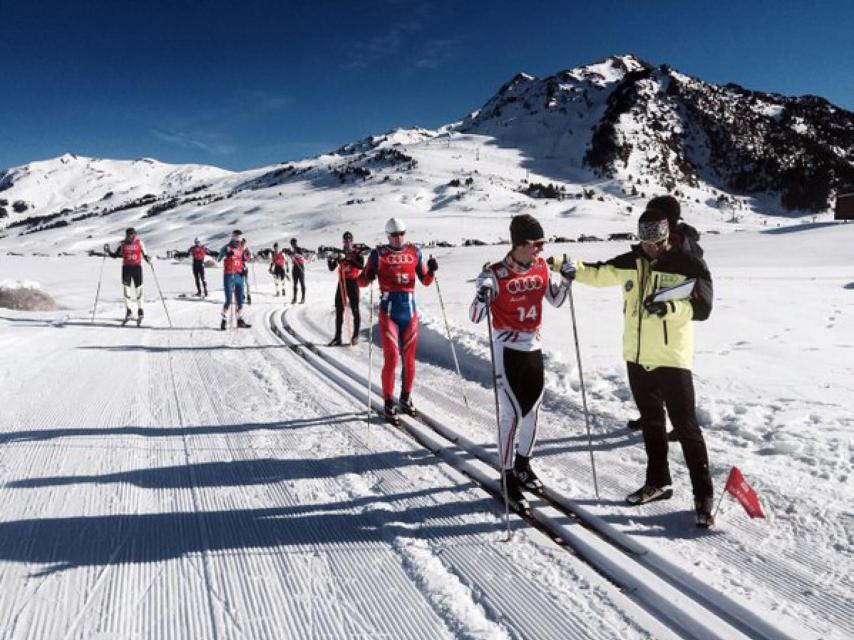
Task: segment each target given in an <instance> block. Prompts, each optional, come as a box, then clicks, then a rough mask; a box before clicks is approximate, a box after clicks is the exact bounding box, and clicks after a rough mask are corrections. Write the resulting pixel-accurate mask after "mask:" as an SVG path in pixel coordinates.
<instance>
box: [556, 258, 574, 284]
mask: <svg viewBox="0 0 854 640" xmlns="http://www.w3.org/2000/svg"><path fill="white" fill-rule="evenodd" d="M576 271H577V269H576V267H575V262H573V261H572V258H567V257H566V255H564V256H563V264H562V265H560V277H561V278H563V282H564V284H566V285H570V284H572V281H573V280H575V273H576Z"/></svg>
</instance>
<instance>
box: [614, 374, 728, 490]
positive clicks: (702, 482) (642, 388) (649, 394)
mask: <svg viewBox="0 0 854 640" xmlns="http://www.w3.org/2000/svg"><path fill="white" fill-rule="evenodd" d="M626 365H627V366H628V372H629V386H630V387H631V390H632V395H633V396H634V399H635V404H636V405H637V407H638V410H639V411H640V414H641V421H642V424H643V443H644V447H645V448H646V457H647V466H646V483H647V484H651V485H654V486H657V487H663V486H665V485H668V484H670V482H671V480H670V466H669V464H668V461H667V449H668V445H667V425H666V420H665V415H664V407H665V406H666V407H667V413H668V414H669V415H670V422H671V423H672V424H673V428H674V429H675V431H676V434H677V436H678V437H679V444H681V445H682V455H684V456H685V464H686V465H688V473H689V474H690V476H691V486H692V488H693V491H694V499H695V500H703V499H705V498H706V497H708V496H711V495H712V491H713V489H712V477H711V474H710V473H709V455H708V452H707V451H706V441H705V440H704V439H703V432H702V431H700V425H699V424H698V423H697V413H696V407H695V404H694V402H695V401H694V378H693V376H692V374H691V371H690V369H677V368H675V367H658V368H656V369H652V370H649V371H648V370H647V369H645V368H644V367H642V366H640V365H638V364H635V363H634V362H627V363H626Z"/></svg>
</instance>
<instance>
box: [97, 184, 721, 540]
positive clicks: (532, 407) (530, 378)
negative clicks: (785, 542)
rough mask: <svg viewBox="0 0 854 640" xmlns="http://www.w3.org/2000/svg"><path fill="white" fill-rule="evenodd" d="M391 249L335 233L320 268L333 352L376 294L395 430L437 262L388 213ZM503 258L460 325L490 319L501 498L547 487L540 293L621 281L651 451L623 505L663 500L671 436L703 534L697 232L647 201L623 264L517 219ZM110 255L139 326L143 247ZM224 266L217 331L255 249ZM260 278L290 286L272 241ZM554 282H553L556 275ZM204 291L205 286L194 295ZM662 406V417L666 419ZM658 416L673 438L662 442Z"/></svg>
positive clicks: (222, 256)
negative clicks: (328, 294)
mask: <svg viewBox="0 0 854 640" xmlns="http://www.w3.org/2000/svg"><path fill="white" fill-rule="evenodd" d="M385 232H386V236H387V238H388V242H387V243H385V244H383V245H380V246H378V247H376V248H375V249H373V250H372V251H370V254H369V255H368V258H367V261H365V260H364V259H363V257H362V254H361V251H360V250H358V249H357V248H356V247H355V245H354V244H353V235H352V233H350V232H349V231H348V232H346V233H344V236H343V247H342V249H341V250H340V251H336V252H335V253H334V255H332V256H330V257H329V258H328V260H327V264H328V267H329V270H330V271H334V270H336V269H337V270H338V286H337V287H336V293H335V312H336V313H335V316H336V317H335V335H334V337H333V339H332V341H331V342H330V343H329V344H330V346H332V345H342V344H344V340H343V336H342V325H343V320H344V315H345V313H346V311H347V310H348V309H349V311H350V312H351V313H352V317H353V330H352V333H351V338H350V340H349V344H356V343H357V342H358V340H359V328H360V315H359V289H360V287H370V286H372V283H373V281H374V280H376V281H377V283H378V286H379V293H380V297H379V320H378V325H379V331H380V341H381V344H382V351H383V358H384V363H383V367H382V394H383V399H384V410H385V417H386V419H388V420H389V421H390V422H397V420H398V418H397V412H398V410H400V411H403V412H404V413H407V414H410V415H417V412H416V409H415V406H414V404H413V400H412V386H413V382H414V379H415V352H416V348H417V343H418V310H417V306H416V304H415V295H414V292H415V283H416V281H420V282H421V284H422V285H425V286H429V285H430V284H432V283H433V281H434V279H435V274H436V272H437V270H438V268H439V265H438V263H437V261H436V259H435V258H433V257H430V258H428V259H427V260H425V259H424V257H423V256H422V253H421V250H420V249H419V248H418V247H417V246H416V245H414V244H412V243H410V242H407V241H406V225H405V224H404V223H403V221H402V220H400V219H398V218H391V219H390V220H388V222H387V223H386V226H385ZM510 235H511V241H512V248H511V250H510V251H509V252H508V253H507V255H505V256H504V257H503V258H502V259H501V260H499V261H497V262H495V263H492V264H488V265H486V266H485V267H484V268H483V269H482V271H481V272H480V273H479V275H477V277H476V279H475V297H474V300H473V301H472V303H471V307H470V318H471V320H472V321H473V322H475V323H478V322H481V321H482V320H483V319H484V318H489V320H490V322H491V331H490V334H491V336H492V340H491V349H492V355H493V367H494V370H493V379H494V383H495V391H496V395H497V398H498V403H497V404H498V432H499V463H500V468H501V470H502V474H503V476H502V483H503V486H504V487H505V489H506V492H507V496H508V498H509V500H511V501H513V502H514V503H515V504H516V506H517V507H518V508H520V509H521V510H526V509H527V508H528V503H527V500H526V498H525V495H524V494H523V493H522V490H523V489H525V490H529V491H535V492H536V491H542V489H543V483H542V481H541V480H540V479H539V478H538V476H537V474H536V473H535V471H534V470H533V468H532V467H531V459H532V456H533V454H534V446H535V443H536V438H537V418H538V412H539V408H540V403H541V401H542V397H543V388H544V377H545V376H544V367H543V352H542V339H541V335H540V328H541V326H542V307H543V304H542V303H543V299H544V298H545V299H546V300H547V301H548V302H549V304H551V305H552V306H554V307H560V306H561V305H563V303H564V302H565V300H566V299H567V297H568V295H571V293H570V289H571V287H572V285H573V283H574V282H579V283H581V284H585V285H589V286H594V287H609V286H619V287H620V288H621V289H622V291H623V322H624V329H623V357H624V358H625V360H626V367H627V371H628V379H629V386H630V389H631V392H632V395H633V397H634V400H635V404H636V405H637V408H638V410H639V412H640V418H639V419H638V420H633V421H630V422H629V425H628V426H629V428H631V429H639V430H641V431H642V433H643V441H644V447H645V449H646V454H647V466H646V474H645V479H644V483H643V485H642V486H641V487H640V488H639V489H638V490H637V491H634V492H632V493H630V494H629V495H628V496H626V502H627V503H628V504H630V505H642V504H646V503H648V502H652V501H655V500H664V499H668V498H670V497H671V496H672V495H673V489H672V487H671V476H670V469H669V465H668V458H667V453H668V442H669V441H678V442H679V443H680V445H681V448H682V452H683V455H684V457H685V462H686V464H687V466H688V471H689V475H690V478H691V486H692V489H693V494H694V504H695V522H696V524H697V526H699V527H704V528H708V527H710V526H712V525H713V524H714V522H713V516H712V507H713V487H712V480H711V474H710V471H709V460H708V453H707V449H706V444H705V441H704V438H703V434H702V431H701V430H700V427H699V424H698V422H697V417H696V407H695V397H694V387H693V377H692V372H691V369H692V364H693V352H694V345H693V324H692V323H693V322H694V321H702V320H705V319H706V318H708V317H709V314H710V313H711V308H712V280H711V275H710V273H709V269H708V267H707V265H706V263H705V262H704V260H703V258H702V254H703V252H702V249H701V248H700V246H699V244H698V239H699V234H698V233H697V232H696V230H694V229H693V228H692V227H690V226H688V225H687V224H685V223H684V222H682V221H681V211H680V208H679V203H678V201H677V200H676V199H675V198H673V197H671V196H660V197H656V198H653V199H652V200H650V201H649V203H648V204H647V206H646V209H645V211H644V212H643V214H642V215H641V216H640V218H639V220H638V238H639V242H638V243H637V244H635V245H633V246H632V247H631V249H630V250H629V251H628V252H626V253H623V254H621V255H618V256H616V257H615V258H612V259H611V260H607V261H605V262H595V263H591V262H580V261H575V260H572V259H571V258H567V257H566V256H562V257H554V258H549V259H548V260H546V259H544V258H543V257H542V255H541V254H542V253H543V250H544V248H545V245H546V237H545V233H544V231H543V228H542V226H541V225H540V223H539V222H538V221H537V220H536V219H535V218H534V217H533V216H530V215H527V214H525V215H518V216H515V217H514V218H513V219H512V221H511V224H510ZM105 249H106V250H107V251H108V253H109V254H110V255H112V256H114V257H118V256H119V255H121V256H122V257H123V258H124V266H123V268H122V282H123V285H124V290H125V304H126V306H127V318H130V317H131V310H130V301H131V299H132V296H131V292H130V287H131V284H132V283H133V284H135V285H136V287H137V303H138V310H139V311H138V313H139V318H140V319H141V318H142V276H141V267H140V264H141V260H142V259H145V260H148V259H149V257H148V255H147V254H146V253H145V250H144V247H143V245H142V242H141V240H139V238H138V237H137V236H136V234H135V232H134V230H133V229H128V235H127V237H126V238H125V241H124V242H122V244H121V245H119V248H118V249H117V250H116V251H115V252H111V251H109V247H105ZM291 249H292V251H291V261H292V263H293V265H292V267H291V274H292V277H293V287H294V289H293V291H294V295H293V300H292V302H294V303H296V300H297V285H298V283H299V285H300V287H301V289H302V298H301V302H304V301H305V279H304V277H305V276H304V272H305V262H306V260H305V254H304V252H303V251H302V250H301V249H300V248H299V247H298V245H297V243H296V240H292V241H291ZM190 252H191V254H192V257H193V274H194V276H195V277H196V286H197V290H198V291H197V294H198V295H202V288H201V287H203V288H204V295H207V285H206V283H205V280H204V266H203V264H204V258H205V257H206V256H208V255H213V253H212V252H210V251H209V250H208V249H207V248H206V247H204V246H202V245H201V244H200V243H199V241H198V240H197V241H196V242H195V244H194V246H193V247H192V248H191V250H190ZM216 259H217V261H223V263H224V272H225V275H224V288H225V304H224V306H223V310H222V321H221V328H222V329H225V327H226V323H227V316H228V313H229V309H230V307H231V305H232V304H234V305H235V306H236V318H237V326H238V327H248V326H250V325H248V324H247V323H246V322H245V321H244V319H243V317H242V311H243V297H244V286H247V295H248V281H247V278H246V273H247V263H248V261H249V260H251V259H252V253H251V252H250V251H249V249H248V247H247V246H246V243H245V241H244V240H243V237H242V234H241V233H240V231H235V232H234V233H233V235H232V238H231V240H230V242H229V243H228V244H227V245H225V246H224V247H223V248H222V249H221V250H220V251H219V252H218V253H217V254H216ZM270 271H271V273H272V274H273V276H274V279H275V282H276V295H283V290H284V280H285V278H286V277H287V256H286V255H285V254H284V252H282V251H280V250H279V247H278V244H275V245H274V246H273V252H272V254H271V258H270ZM553 274H555V275H556V277H557V280H556V281H555V280H553V279H552V275H553ZM199 282H201V287H200V286H199ZM676 289H682V290H684V291H686V292H687V293H685V295H681V296H679V297H672V296H671V297H668V296H665V295H662V294H663V293H664V292H667V291H672V290H676ZM399 360H402V383H401V387H400V394H399V396H398V398H397V402H395V398H394V389H395V374H396V370H397V364H398V361H399ZM665 409H666V413H665ZM666 415H669V416H670V421H671V423H672V425H673V431H672V434H671V436H670V437H668V434H667V431H666Z"/></svg>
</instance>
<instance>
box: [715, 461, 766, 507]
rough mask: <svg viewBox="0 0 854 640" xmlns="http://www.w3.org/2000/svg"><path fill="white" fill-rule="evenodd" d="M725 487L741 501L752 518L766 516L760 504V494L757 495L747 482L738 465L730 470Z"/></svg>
mask: <svg viewBox="0 0 854 640" xmlns="http://www.w3.org/2000/svg"><path fill="white" fill-rule="evenodd" d="M725 489H726V491H727V492H728V493H729V494H730V495H732V496H733V497H734V498H735V499H736V500H738V501H739V502H740V503H741V506H742V507H744V510H745V511H747V515H749V516H750V517H751V518H764V517H765V514H764V513H762V507H761V506H760V504H759V496H757V495H756V492H755V491H754V490H753V487H751V486H750V485H749V484H747V481H746V480H745V479H744V476H743V475H741V471H739V470H738V468H737V467H733V468H732V469H731V470H730V472H729V478H727V481H726V487H725Z"/></svg>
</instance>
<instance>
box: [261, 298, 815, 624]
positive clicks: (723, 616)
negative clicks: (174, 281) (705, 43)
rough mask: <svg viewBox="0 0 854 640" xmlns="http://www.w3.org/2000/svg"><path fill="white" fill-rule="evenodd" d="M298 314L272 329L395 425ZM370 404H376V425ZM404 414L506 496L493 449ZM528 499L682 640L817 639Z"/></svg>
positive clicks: (561, 508) (574, 507)
mask: <svg viewBox="0 0 854 640" xmlns="http://www.w3.org/2000/svg"><path fill="white" fill-rule="evenodd" d="M296 313H298V309H297V308H296V307H289V308H287V309H285V310H274V311H271V312H270V313H269V314H268V316H267V324H268V326H269V328H270V330H271V331H272V332H273V333H274V334H275V335H276V336H278V338H279V339H281V340H282V341H283V342H284V344H285V345H287V346H288V347H289V348H290V349H292V350H293V351H294V352H295V353H297V354H299V355H300V356H302V358H303V359H304V360H305V362H306V363H307V364H308V365H310V366H311V367H313V368H314V369H315V370H316V371H317V372H319V373H320V374H322V375H323V376H325V377H326V378H327V379H329V380H330V381H332V382H334V383H335V385H336V386H338V387H339V388H340V389H341V390H342V391H344V392H346V393H347V394H348V395H349V396H350V397H352V399H353V402H354V403H356V404H357V405H361V407H363V408H364V410H365V416H366V429H391V428H393V427H392V426H391V425H389V424H388V423H386V422H385V421H383V420H381V419H379V418H378V414H380V413H381V411H382V408H383V401H382V395H381V391H380V388H379V385H377V384H376V383H373V381H372V384H371V394H370V398H368V396H367V382H368V381H367V377H366V376H365V375H363V374H362V373H359V372H358V371H355V370H354V369H353V368H352V367H351V366H349V365H347V364H345V363H344V362H342V361H341V360H340V359H338V358H336V357H334V355H333V354H332V353H330V351H331V350H327V349H321V348H319V347H318V346H317V345H315V344H312V343H311V342H310V339H309V337H308V336H307V335H303V334H301V333H300V331H299V329H298V328H297V327H296V326H295V325H296V324H297V323H295V322H293V320H295V319H297V318H298V316H297V317H296V318H295V316H294V314H296ZM378 351H379V350H378ZM376 357H377V358H381V355H379V353H378V354H377V356H376ZM376 364H377V363H375V366H376ZM377 370H378V367H377ZM368 402H370V406H371V409H372V411H371V414H370V418H371V419H370V422H368V412H367V406H368ZM400 418H401V420H400V428H401V429H402V430H403V431H404V432H405V433H407V434H408V435H409V436H411V437H412V438H413V439H414V440H415V441H416V442H418V443H419V444H420V445H421V446H423V447H425V448H426V449H428V450H429V451H431V452H432V453H433V454H434V455H436V456H438V457H440V458H442V459H443V460H444V461H445V462H446V463H448V464H450V465H451V466H453V467H454V468H456V469H457V470H458V471H460V472H461V473H463V474H464V475H466V476H467V477H469V478H471V479H472V481H474V482H476V483H477V484H478V485H479V486H480V487H481V488H483V490H484V491H486V492H487V493H489V494H490V495H492V496H494V497H496V498H498V499H501V484H500V481H499V480H498V473H497V471H496V469H497V467H496V465H495V461H494V455H493V454H492V453H490V452H488V451H486V450H485V449H484V448H483V447H481V446H478V445H476V444H475V443H474V442H472V441H471V440H469V439H468V438H466V437H465V436H464V435H463V434H461V433H459V431H458V430H455V429H454V428H452V427H450V426H448V425H447V424H445V423H443V422H442V421H440V420H438V419H436V418H435V417H433V416H432V415H431V411H430V408H429V406H427V407H426V408H425V405H423V404H421V405H419V416H418V417H417V418H412V417H410V416H408V415H401V416H400ZM530 497H531V507H532V508H531V516H530V518H525V519H527V520H528V521H529V524H531V525H532V526H535V527H537V528H539V529H541V530H543V531H544V532H545V533H547V534H548V535H549V536H550V537H551V538H552V539H553V540H554V541H555V542H556V544H558V545H561V546H563V547H565V548H568V549H570V550H571V551H572V552H574V553H575V554H576V556H577V557H578V558H580V559H581V560H582V561H584V562H586V563H587V564H589V565H590V566H591V567H593V568H594V569H595V570H596V571H597V572H599V573H600V574H602V575H603V576H605V577H606V578H608V579H609V580H610V581H611V582H613V583H614V584H615V585H617V586H618V587H619V588H620V589H621V590H622V591H623V593H625V594H626V595H628V596H629V597H630V598H631V599H632V600H633V601H635V602H636V603H637V604H638V605H639V606H641V607H642V608H643V609H644V610H646V611H647V612H648V613H650V614H651V615H652V616H654V617H655V618H656V619H658V620H659V621H661V622H662V623H663V624H664V625H666V626H667V627H668V628H670V629H671V630H672V631H674V632H675V633H677V634H678V635H679V636H681V637H685V638H703V639H706V638H720V639H722V640H723V639H727V640H730V639H733V638H761V639H768V640H771V639H775V640H776V639H792V640H794V638H795V637H797V638H798V640H802V639H803V638H810V637H815V636H814V635H811V634H810V633H809V632H806V631H803V632H802V633H799V634H798V635H797V636H794V635H791V634H790V633H787V632H786V631H784V630H782V629H780V628H778V627H777V626H776V625H774V624H773V623H772V622H770V621H769V620H767V619H765V618H763V617H761V616H758V615H757V614H756V613H754V612H752V611H750V610H749V609H747V608H746V607H745V606H743V605H742V604H740V603H739V602H736V601H735V600H733V599H732V598H731V597H729V596H727V595H725V594H723V593H720V592H718V591H716V590H714V589H712V588H711V587H709V586H707V585H705V584H704V583H702V582H701V581H700V580H698V579H697V578H696V577H694V576H691V575H690V574H688V573H687V572H686V571H685V570H684V569H682V568H680V567H678V566H676V565H675V564H673V563H672V562H670V561H669V560H667V559H666V558H664V557H663V556H661V555H660V554H657V553H655V552H654V551H652V550H650V549H648V548H646V547H645V546H643V545H641V544H639V543H637V542H636V541H635V540H634V539H632V538H631V537H630V536H627V535H625V534H624V533H622V532H620V531H619V530H617V529H616V528H615V527H613V526H612V525H610V524H608V523H607V522H605V521H604V520H602V519H601V518H599V517H597V516H596V515H594V514H592V513H591V512H590V511H589V510H587V509H585V508H584V507H583V506H581V505H579V504H578V503H577V502H575V501H573V500H572V499H571V498H569V497H568V496H566V495H564V494H562V493H560V492H557V491H554V490H551V489H547V490H546V492H545V495H544V496H542V497H536V496H534V495H531V496H530ZM516 515H519V514H516ZM520 517H524V516H520ZM514 524H516V525H518V522H516V523H514Z"/></svg>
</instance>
